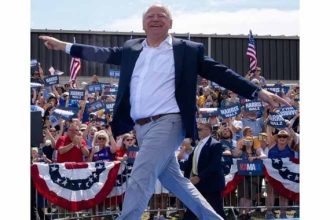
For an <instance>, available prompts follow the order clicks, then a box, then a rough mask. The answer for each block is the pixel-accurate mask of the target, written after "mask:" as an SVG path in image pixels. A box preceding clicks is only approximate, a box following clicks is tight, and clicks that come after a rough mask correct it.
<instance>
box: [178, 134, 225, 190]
mask: <svg viewBox="0 0 330 220" xmlns="http://www.w3.org/2000/svg"><path fill="white" fill-rule="evenodd" d="M194 154H195V150H194V151H193V152H192V153H191V154H190V155H189V158H188V160H187V161H186V162H185V164H184V176H185V177H187V178H190V174H191V170H192V161H193V156H194ZM221 159H222V145H221V143H220V142H219V141H217V140H215V139H214V138H212V137H210V138H209V139H208V140H207V142H206V143H205V145H204V147H203V149H202V151H201V152H200V155H199V158H198V166H197V172H198V176H199V178H200V182H199V183H197V184H196V188H197V189H198V190H199V191H200V192H220V191H222V190H223V189H224V188H225V177H224V173H223V168H222V163H221Z"/></svg>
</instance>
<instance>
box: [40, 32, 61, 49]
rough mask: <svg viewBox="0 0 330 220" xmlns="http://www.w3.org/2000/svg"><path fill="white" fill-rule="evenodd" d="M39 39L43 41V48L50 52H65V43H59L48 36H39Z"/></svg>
mask: <svg viewBox="0 0 330 220" xmlns="http://www.w3.org/2000/svg"><path fill="white" fill-rule="evenodd" d="M39 39H41V40H43V41H44V44H45V46H46V47H47V48H48V49H50V50H62V51H65V45H66V44H67V42H64V41H60V40H58V39H56V38H53V37H49V36H39Z"/></svg>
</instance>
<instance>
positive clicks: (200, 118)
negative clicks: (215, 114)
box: [196, 117, 207, 124]
mask: <svg viewBox="0 0 330 220" xmlns="http://www.w3.org/2000/svg"><path fill="white" fill-rule="evenodd" d="M196 122H197V123H203V124H205V123H207V118H204V117H199V118H196Z"/></svg>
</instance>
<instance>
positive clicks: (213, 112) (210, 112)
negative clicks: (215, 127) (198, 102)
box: [199, 108, 219, 118]
mask: <svg viewBox="0 0 330 220" xmlns="http://www.w3.org/2000/svg"><path fill="white" fill-rule="evenodd" d="M199 113H200V114H201V116H202V117H203V118H208V117H211V116H218V115H219V111H218V109H217V108H200V109H199Z"/></svg>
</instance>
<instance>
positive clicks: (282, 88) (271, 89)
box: [265, 84, 290, 95]
mask: <svg viewBox="0 0 330 220" xmlns="http://www.w3.org/2000/svg"><path fill="white" fill-rule="evenodd" d="M265 89H266V90H267V91H269V92H272V93H275V94H277V95H278V94H279V93H282V94H287V93H288V91H289V89H290V87H289V86H282V85H278V84H275V85H273V86H265Z"/></svg>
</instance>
